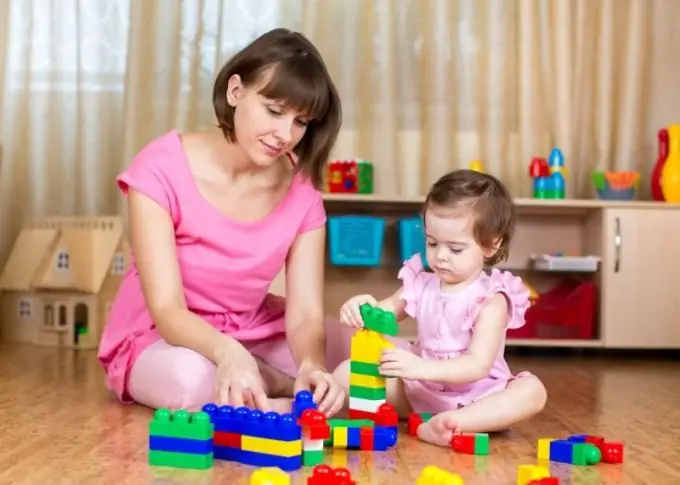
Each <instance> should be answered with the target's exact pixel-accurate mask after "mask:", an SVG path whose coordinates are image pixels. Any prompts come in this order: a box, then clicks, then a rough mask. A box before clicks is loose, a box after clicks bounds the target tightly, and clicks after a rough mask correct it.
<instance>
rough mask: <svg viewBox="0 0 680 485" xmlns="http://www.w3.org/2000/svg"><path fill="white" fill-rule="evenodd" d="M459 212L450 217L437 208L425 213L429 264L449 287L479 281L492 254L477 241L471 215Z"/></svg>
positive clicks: (449, 214)
mask: <svg viewBox="0 0 680 485" xmlns="http://www.w3.org/2000/svg"><path fill="white" fill-rule="evenodd" d="M458 212H459V213H452V212H451V211H448V213H447V212H443V211H442V210H438V209H436V208H434V209H428V210H427V211H426V212H425V234H426V238H427V239H426V246H427V251H426V253H427V262H428V264H429V265H430V268H432V271H434V273H435V274H436V275H437V276H439V278H440V279H441V280H442V281H444V283H447V284H456V283H462V282H464V281H467V280H468V279H470V278H474V277H476V276H477V275H478V274H479V272H480V271H481V270H482V268H484V257H485V256H486V255H488V253H489V251H487V250H485V249H484V248H482V247H481V246H480V245H479V244H478V243H477V241H476V240H475V237H474V234H473V232H472V231H473V218H472V215H471V214H470V213H469V211H458Z"/></svg>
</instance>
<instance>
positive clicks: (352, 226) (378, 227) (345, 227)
mask: <svg viewBox="0 0 680 485" xmlns="http://www.w3.org/2000/svg"><path fill="white" fill-rule="evenodd" d="M328 233H329V249H330V260H331V263H332V264H334V265H336V266H374V267H375V266H380V262H381V259H382V249H383V241H384V239H385V219H384V218H382V217H372V216H354V215H346V216H330V217H329V218H328Z"/></svg>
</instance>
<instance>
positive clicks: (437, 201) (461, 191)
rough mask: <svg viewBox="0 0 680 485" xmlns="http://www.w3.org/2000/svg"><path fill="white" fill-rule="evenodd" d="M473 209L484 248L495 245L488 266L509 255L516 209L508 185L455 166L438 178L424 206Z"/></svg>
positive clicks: (474, 230) (481, 244)
mask: <svg viewBox="0 0 680 485" xmlns="http://www.w3.org/2000/svg"><path fill="white" fill-rule="evenodd" d="M431 208H432V209H437V208H440V209H444V210H456V211H457V210H459V209H464V210H470V211H472V214H473V224H474V226H473V233H474V236H475V240H476V241H477V243H478V244H479V245H480V246H481V247H483V248H485V249H494V248H495V249H496V251H495V252H494V253H493V255H492V256H490V257H489V258H486V260H485V262H486V264H487V265H489V266H493V265H495V264H498V263H500V262H501V261H505V260H507V259H508V253H509V250H510V241H511V240H512V236H513V234H514V231H515V220H516V218H517V211H516V208H515V203H514V201H513V199H512V195H510V191H509V190H508V189H507V187H506V186H505V185H504V184H503V183H502V182H501V181H500V180H498V179H497V178H496V177H494V176H493V175H489V174H484V173H480V172H476V171H474V170H454V171H453V172H449V173H447V174H445V175H444V176H442V177H441V178H440V179H439V180H437V181H436V182H435V183H434V184H433V185H432V187H431V188H430V191H429V192H428V194H427V197H426V198H425V210H426V211H427V210H428V209H431Z"/></svg>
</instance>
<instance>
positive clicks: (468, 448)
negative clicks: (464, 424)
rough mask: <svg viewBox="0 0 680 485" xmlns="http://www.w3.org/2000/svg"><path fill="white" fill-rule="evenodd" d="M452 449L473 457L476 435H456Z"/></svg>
mask: <svg viewBox="0 0 680 485" xmlns="http://www.w3.org/2000/svg"><path fill="white" fill-rule="evenodd" d="M451 448H453V450H454V451H456V452H458V453H467V454H469V455H473V454H474V453H475V435H473V434H456V435H453V438H452V439H451Z"/></svg>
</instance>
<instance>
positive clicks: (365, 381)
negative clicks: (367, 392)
mask: <svg viewBox="0 0 680 485" xmlns="http://www.w3.org/2000/svg"><path fill="white" fill-rule="evenodd" d="M349 385H350V386H359V387H368V388H369V389H385V387H386V386H387V379H386V378H384V377H377V376H365V375H363V374H354V373H352V374H350V375H349Z"/></svg>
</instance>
